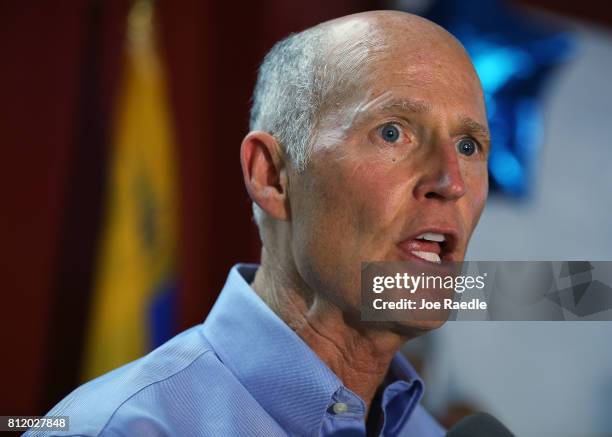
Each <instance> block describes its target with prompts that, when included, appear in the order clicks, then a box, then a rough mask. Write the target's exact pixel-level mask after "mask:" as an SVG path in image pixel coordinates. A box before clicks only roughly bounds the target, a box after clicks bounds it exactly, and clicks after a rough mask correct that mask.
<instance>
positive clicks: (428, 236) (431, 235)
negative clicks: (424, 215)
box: [416, 232, 445, 243]
mask: <svg viewBox="0 0 612 437" xmlns="http://www.w3.org/2000/svg"><path fill="white" fill-rule="evenodd" d="M416 239H417V240H429V241H437V242H438V243H441V242H443V241H444V240H445V238H444V235H442V234H436V233H435V232H425V233H424V234H421V235H419V236H418V237H416Z"/></svg>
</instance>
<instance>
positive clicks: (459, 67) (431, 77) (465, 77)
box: [362, 42, 486, 122]
mask: <svg viewBox="0 0 612 437" xmlns="http://www.w3.org/2000/svg"><path fill="white" fill-rule="evenodd" d="M362 89H363V90H364V91H365V92H366V93H367V94H368V95H369V96H371V97H374V99H372V102H371V103H372V104H371V106H375V105H374V103H380V105H379V107H380V109H381V110H385V109H389V108H394V109H398V108H397V106H398V105H397V102H402V101H405V102H414V103H412V104H411V105H410V106H412V107H409V108H407V109H411V110H418V111H419V112H435V111H444V110H447V111H458V110H460V111H461V112H462V113H466V115H469V116H470V117H471V118H477V119H479V121H481V122H486V111H485V107H484V100H483V95H482V88H481V85H480V81H479V80H478V76H477V75H476V72H475V71H474V68H473V66H472V64H471V61H470V59H469V58H468V56H467V54H465V52H464V51H463V49H462V48H461V47H459V46H458V45H454V44H452V43H450V42H449V43H440V42H438V43H437V44H431V43H430V44H424V45H422V46H416V47H415V46H414V45H413V44H411V45H406V46H403V45H401V44H393V45H388V49H387V50H385V51H384V52H383V53H381V55H380V56H379V57H378V59H377V60H376V61H375V62H372V63H371V66H370V68H369V74H368V75H367V76H365V77H364V78H363V82H362ZM362 97H363V96H362ZM402 104H404V105H406V104H408V103H402ZM416 106H419V107H416Z"/></svg>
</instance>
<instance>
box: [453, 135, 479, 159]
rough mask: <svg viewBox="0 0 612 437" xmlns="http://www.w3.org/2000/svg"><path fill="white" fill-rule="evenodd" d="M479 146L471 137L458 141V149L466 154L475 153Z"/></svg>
mask: <svg viewBox="0 0 612 437" xmlns="http://www.w3.org/2000/svg"><path fill="white" fill-rule="evenodd" d="M477 147H478V146H477V144H476V141H474V140H473V139H471V138H463V139H462V140H459V142H458V143H457V150H458V151H459V153H461V154H462V155H465V156H470V155H473V154H474V152H475V151H476V148H477Z"/></svg>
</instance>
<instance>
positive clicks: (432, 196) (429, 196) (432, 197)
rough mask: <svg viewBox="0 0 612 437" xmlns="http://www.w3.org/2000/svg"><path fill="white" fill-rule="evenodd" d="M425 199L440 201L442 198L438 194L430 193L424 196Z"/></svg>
mask: <svg viewBox="0 0 612 437" xmlns="http://www.w3.org/2000/svg"><path fill="white" fill-rule="evenodd" d="M425 198H426V199H442V198H443V196H441V195H440V194H438V193H436V192H435V191H430V192H428V193H426V194H425Z"/></svg>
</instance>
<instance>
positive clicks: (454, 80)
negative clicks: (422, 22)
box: [320, 22, 487, 144]
mask: <svg viewBox="0 0 612 437" xmlns="http://www.w3.org/2000/svg"><path fill="white" fill-rule="evenodd" d="M349 27H350V31H351V32H352V36H353V38H352V39H351V40H347V39H346V38H345V37H346V33H342V32H344V31H345V30H344V29H342V28H339V29H336V31H337V34H336V39H335V40H334V41H335V42H334V44H330V45H329V46H328V53H329V61H328V62H329V69H331V71H333V72H334V77H335V80H334V81H333V82H334V90H333V92H331V93H329V95H328V96H327V97H328V98H326V99H325V103H324V105H323V106H322V108H321V111H322V112H321V114H322V116H323V117H322V118H323V122H322V123H321V125H320V127H321V128H327V130H328V131H329V129H330V128H331V129H333V135H331V137H330V138H327V140H325V141H322V142H323V143H324V144H327V143H329V144H331V143H335V142H337V141H338V140H340V139H341V138H342V137H346V135H347V134H348V131H349V129H350V128H351V127H352V126H354V125H355V122H356V121H358V120H359V119H363V117H364V116H366V115H370V116H371V115H376V114H377V113H378V114H381V115H382V114H384V113H385V112H386V111H389V110H393V109H395V110H397V109H402V110H409V111H411V112H415V113H416V112H419V113H432V114H433V113H436V112H438V113H440V112H442V113H447V114H448V113H452V114H456V115H457V116H458V117H460V118H464V119H470V120H472V121H474V122H475V123H476V124H479V125H480V126H481V127H482V128H483V129H481V130H486V125H487V121H486V110H485V106H484V99H483V95H482V88H481V85H480V81H479V80H478V77H477V75H476V73H475V71H474V68H473V66H472V63H471V60H470V59H469V57H468V56H467V54H466V53H465V51H464V49H463V47H462V46H461V45H460V44H459V43H458V42H457V41H456V40H455V39H454V38H453V37H452V36H450V35H444V34H442V35H438V34H434V35H431V34H418V35H414V34H411V33H410V32H406V33H401V32H397V31H394V30H393V29H391V30H389V29H380V27H378V26H372V25H371V23H368V22H365V23H361V24H359V25H358V26H356V27H355V26H354V25H353V24H352V25H351V26H349ZM328 71H329V70H328ZM402 106H403V107H402ZM417 106H418V107H417ZM321 139H322V140H323V138H321Z"/></svg>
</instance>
